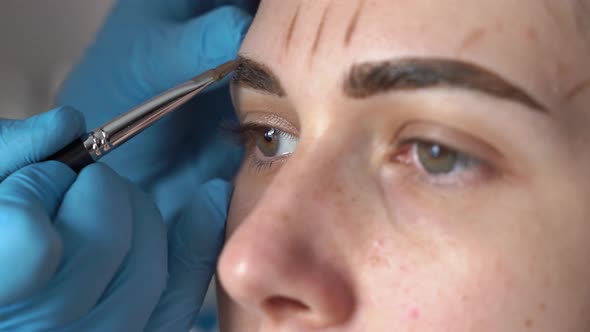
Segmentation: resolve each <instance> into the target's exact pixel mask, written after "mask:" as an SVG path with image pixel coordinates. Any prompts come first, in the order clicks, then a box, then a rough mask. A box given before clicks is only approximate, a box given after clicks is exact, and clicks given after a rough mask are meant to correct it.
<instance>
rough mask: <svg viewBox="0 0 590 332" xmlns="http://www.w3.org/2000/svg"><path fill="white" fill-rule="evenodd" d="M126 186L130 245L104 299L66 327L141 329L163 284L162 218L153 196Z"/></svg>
mask: <svg viewBox="0 0 590 332" xmlns="http://www.w3.org/2000/svg"><path fill="white" fill-rule="evenodd" d="M129 186H130V189H129V192H130V193H131V196H130V197H131V206H132V209H131V211H132V213H133V216H132V220H133V239H132V244H133V245H132V248H131V249H130V251H129V254H128V256H127V258H126V259H125V263H124V265H123V266H122V268H121V269H120V270H119V272H118V274H117V276H116V277H115V278H114V279H113V280H112V281H111V283H110V285H109V287H108V288H107V290H106V291H105V292H104V293H103V295H102V298H103V300H101V302H100V303H99V304H98V305H97V306H96V307H95V308H94V309H93V310H92V312H91V313H90V314H89V315H87V316H86V317H84V319H82V320H79V321H77V322H75V323H74V324H72V325H70V326H68V328H67V329H65V331H70V330H71V331H97V332H98V331H106V330H110V331H113V330H114V331H143V330H144V326H145V324H146V322H147V321H148V318H149V317H150V314H151V313H152V312H153V310H154V308H155V307H156V304H157V303H158V300H159V298H160V296H161V294H162V292H163V291H164V288H165V287H166V277H167V273H168V269H167V267H168V265H167V247H166V228H165V225H164V221H163V220H162V217H161V215H160V213H159V211H158V209H157V207H156V205H155V203H154V202H153V201H152V199H151V198H150V197H148V195H147V194H145V193H143V192H141V191H140V190H139V188H138V187H137V186H135V185H131V184H129ZM115 327H116V328H115ZM172 331H173V330H172ZM186 331H188V330H186Z"/></svg>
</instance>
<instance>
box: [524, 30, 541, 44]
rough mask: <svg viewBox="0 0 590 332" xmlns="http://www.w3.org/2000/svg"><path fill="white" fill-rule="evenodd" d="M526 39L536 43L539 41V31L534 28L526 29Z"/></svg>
mask: <svg viewBox="0 0 590 332" xmlns="http://www.w3.org/2000/svg"><path fill="white" fill-rule="evenodd" d="M526 37H527V39H528V40H530V41H531V42H534V43H536V42H538V41H539V33H538V32H537V29H535V28H533V27H529V28H527V29H526Z"/></svg>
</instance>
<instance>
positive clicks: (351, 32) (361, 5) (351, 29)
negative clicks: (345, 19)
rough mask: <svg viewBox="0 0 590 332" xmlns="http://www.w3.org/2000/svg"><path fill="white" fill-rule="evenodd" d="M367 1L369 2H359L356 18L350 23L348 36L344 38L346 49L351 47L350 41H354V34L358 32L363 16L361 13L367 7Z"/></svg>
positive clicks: (363, 0) (362, 0)
mask: <svg viewBox="0 0 590 332" xmlns="http://www.w3.org/2000/svg"><path fill="white" fill-rule="evenodd" d="M366 1H367V0H361V1H359V4H358V6H357V7H356V11H355V12H354V16H353V17H352V20H350V23H349V24H348V28H347V29H346V35H345V36H344V46H345V47H348V46H349V45H350V41H351V40H352V36H353V35H354V33H355V31H356V27H357V25H358V22H359V17H360V16H361V12H362V11H363V8H364V7H365V2H366Z"/></svg>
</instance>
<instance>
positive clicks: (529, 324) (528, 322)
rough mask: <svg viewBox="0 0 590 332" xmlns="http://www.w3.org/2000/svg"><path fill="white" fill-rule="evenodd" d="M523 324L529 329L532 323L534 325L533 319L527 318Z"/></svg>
mask: <svg viewBox="0 0 590 332" xmlns="http://www.w3.org/2000/svg"><path fill="white" fill-rule="evenodd" d="M524 325H525V326H526V328H527V329H530V328H531V327H533V325H535V322H533V320H532V319H527V320H526V321H525V322H524Z"/></svg>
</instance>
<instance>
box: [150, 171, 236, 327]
mask: <svg viewBox="0 0 590 332" xmlns="http://www.w3.org/2000/svg"><path fill="white" fill-rule="evenodd" d="M231 190H232V188H231V185H230V184H229V183H227V182H225V181H222V180H213V181H210V182H208V183H206V184H204V185H202V186H201V187H200V188H199V190H198V191H197V193H196V195H195V197H194V199H193V201H192V204H189V205H188V208H187V209H186V210H185V211H184V213H183V215H182V216H181V218H180V219H179V220H178V222H177V223H176V224H174V225H172V226H171V228H170V229H169V231H168V246H169V250H168V255H169V256H168V264H169V265H168V272H169V278H168V283H167V287H166V290H165V292H164V293H163V294H162V297H161V298H160V302H159V303H158V306H157V308H156V309H155V311H154V313H153V314H152V316H151V318H150V322H149V323H148V326H147V328H146V331H188V330H189V329H190V328H191V327H192V324H193V322H194V320H195V318H196V316H197V313H198V312H199V309H200V308H201V304H202V302H203V298H204V297H205V294H206V292H207V288H208V286H209V282H210V281H211V277H212V276H213V273H214V272H215V268H216V264H217V258H218V256H219V252H220V251H221V247H222V245H223V240H224V237H225V234H224V233H225V232H224V231H225V220H226V218H227V206H228V203H229V198H230V195H231Z"/></svg>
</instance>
